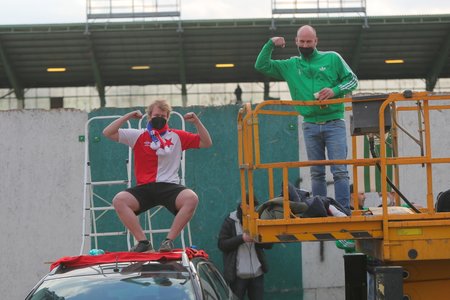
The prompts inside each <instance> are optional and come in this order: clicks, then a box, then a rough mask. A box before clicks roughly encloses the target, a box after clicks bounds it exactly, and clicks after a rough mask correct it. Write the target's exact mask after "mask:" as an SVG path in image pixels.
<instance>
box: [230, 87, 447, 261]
mask: <svg viewBox="0 0 450 300" xmlns="http://www.w3.org/2000/svg"><path fill="white" fill-rule="evenodd" d="M375 100H378V101H379V100H380V99H374V100H368V101H375ZM443 100H450V95H437V94H432V93H428V92H418V93H410V94H405V93H404V94H400V93H392V94H389V95H388V97H387V99H386V100H384V101H383V102H382V104H381V105H380V107H379V111H378V119H379V120H378V124H379V139H380V153H379V156H378V157H376V158H356V154H355V153H357V149H352V150H353V151H352V153H353V154H352V158H350V159H346V160H323V161H288V162H263V161H262V160H261V151H262V150H263V149H261V144H260V121H261V120H260V118H259V117H260V116H261V115H273V116H295V115H297V113H296V112H295V111H292V109H291V111H285V110H282V108H287V107H290V108H292V107H294V106H313V105H321V104H323V103H321V102H319V101H307V102H305V101H278V100H276V101H264V102H262V103H260V104H258V105H256V106H255V107H254V108H252V106H251V105H250V104H246V105H245V106H243V107H242V108H241V109H240V110H239V112H238V118H237V123H238V160H239V169H240V180H241V197H242V200H243V202H242V203H243V216H244V217H243V223H244V224H243V225H244V228H245V230H247V231H248V232H249V234H250V235H251V236H253V237H254V238H255V239H256V240H257V241H260V242H297V241H318V240H337V239H368V240H371V239H378V240H383V244H384V245H385V246H384V247H385V249H384V251H383V252H384V253H383V254H382V255H383V256H384V258H387V259H389V257H390V251H389V247H390V246H392V245H390V244H389V241H390V238H391V236H392V231H391V230H390V229H392V228H399V224H402V226H405V228H409V227H412V226H413V225H415V224H416V223H415V222H418V221H422V222H421V223H420V224H421V225H420V228H421V230H422V232H424V231H427V230H430V231H433V235H435V236H439V238H440V239H443V240H445V239H450V230H448V229H444V227H440V225H438V223H439V222H441V223H442V224H444V223H446V222H447V223H448V222H450V221H449V220H450V213H436V212H435V210H434V205H433V198H434V197H433V183H432V166H433V165H434V164H448V163H450V157H439V158H434V157H433V156H432V149H431V128H430V111H433V110H448V109H450V105H448V104H440V103H438V102H437V101H443ZM352 102H353V99H352V98H342V99H333V100H327V104H335V103H346V106H347V107H346V110H347V111H349V110H351V108H350V107H348V105H349V104H351V103H352ZM411 103H413V104H414V103H415V105H411ZM417 103H420V105H418V104H417ZM435 103H437V104H435ZM449 103H450V102H449ZM388 106H390V107H391V109H392V114H393V118H394V120H395V118H396V116H397V114H399V113H402V112H406V111H418V114H421V115H422V116H423V121H422V120H421V121H420V122H421V123H423V130H422V129H421V131H423V136H424V138H423V148H424V151H423V155H422V154H421V155H420V156H405V157H401V156H397V154H398V151H397V149H396V151H394V153H396V154H395V155H394V156H393V157H388V156H387V155H386V145H385V139H386V134H387V133H386V131H385V116H384V112H385V109H386V108H387V107H388ZM273 107H276V108H277V109H274V108H273ZM419 110H420V111H419ZM391 130H393V131H395V130H398V127H397V125H396V123H395V122H394V123H393V124H392V129H391ZM355 139H356V137H355V136H353V137H352V147H355V145H356V143H355V141H354V140H355ZM397 142H398V141H395V143H397ZM293 146H296V145H293ZM449 156H450V155H449ZM337 164H346V165H348V166H350V167H351V170H353V172H354V173H355V172H356V170H357V169H358V168H361V167H364V166H375V165H376V164H379V166H380V173H381V178H382V179H386V177H387V168H388V167H390V166H393V167H396V168H397V167H399V166H403V165H405V166H406V165H423V166H424V168H425V170H426V206H425V207H423V208H421V209H420V210H419V213H415V214H407V215H400V214H392V213H389V210H388V202H387V201H388V200H387V191H388V188H387V183H386V180H382V182H381V194H382V206H383V208H382V214H381V215H371V216H366V215H362V214H361V211H359V210H355V211H354V212H353V214H352V216H350V217H323V218H298V217H294V218H293V217H292V214H291V211H290V208H289V199H288V194H289V193H288V182H289V178H288V171H289V169H291V168H307V167H311V166H314V165H325V166H330V165H337ZM259 170H263V171H265V172H267V177H268V191H267V192H268V195H269V199H272V198H274V170H281V173H282V182H283V187H282V189H283V195H284V196H283V218H282V219H272V220H267V219H264V220H263V219H260V218H259V215H258V213H257V212H256V211H255V205H254V198H255V193H254V180H255V172H256V171H259ZM396 177H398V176H396ZM353 180H355V182H354V193H355V195H354V196H356V194H357V191H358V184H359V183H358V182H357V178H356V176H355V177H354V178H353ZM395 184H397V185H398V178H396V179H395ZM247 195H248V198H249V204H248V205H246V204H245V199H246V197H247ZM269 201H270V200H269ZM410 232H413V230H410ZM407 234H408V232H407V231H406V233H405V235H407ZM422 237H424V235H421V237H417V239H421V238H422ZM399 238H401V237H399Z"/></svg>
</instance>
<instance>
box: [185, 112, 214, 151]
mask: <svg viewBox="0 0 450 300" xmlns="http://www.w3.org/2000/svg"><path fill="white" fill-rule="evenodd" d="M183 118H184V119H185V120H186V121H187V122H189V123H192V124H194V126H195V127H196V128H197V133H198V135H199V136H200V148H209V147H211V146H212V140H211V136H210V135H209V132H208V130H207V129H206V127H205V126H204V125H203V123H202V121H200V119H199V118H198V116H197V115H196V114H195V113H193V112H190V113H187V114H185V115H184V117H183Z"/></svg>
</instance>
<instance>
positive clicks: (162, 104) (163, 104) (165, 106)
mask: <svg viewBox="0 0 450 300" xmlns="http://www.w3.org/2000/svg"><path fill="white" fill-rule="evenodd" d="M155 107H157V108H159V109H160V110H162V111H163V112H166V113H167V118H169V116H170V112H171V111H172V106H170V104H169V102H167V100H155V101H153V103H151V104H150V105H149V106H148V107H147V118H149V119H150V118H151V115H152V111H153V108H155Z"/></svg>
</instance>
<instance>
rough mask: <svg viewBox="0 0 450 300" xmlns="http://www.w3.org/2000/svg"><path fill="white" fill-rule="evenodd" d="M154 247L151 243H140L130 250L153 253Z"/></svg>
mask: <svg viewBox="0 0 450 300" xmlns="http://www.w3.org/2000/svg"><path fill="white" fill-rule="evenodd" d="M152 250H153V246H152V243H150V241H139V243H137V244H136V245H134V247H133V248H131V249H130V252H147V251H152Z"/></svg>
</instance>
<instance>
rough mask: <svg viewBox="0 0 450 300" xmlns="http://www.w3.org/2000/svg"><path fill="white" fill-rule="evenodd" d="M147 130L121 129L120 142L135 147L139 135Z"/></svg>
mask: <svg viewBox="0 0 450 300" xmlns="http://www.w3.org/2000/svg"><path fill="white" fill-rule="evenodd" d="M144 131H145V129H126V128H120V129H119V143H122V144H125V145H128V146H130V147H131V148H133V147H134V144H136V141H137V139H138V138H139V136H140V135H141V134H142V133H143V132H144Z"/></svg>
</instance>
